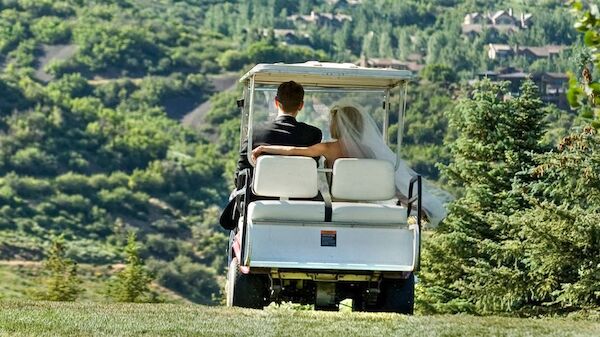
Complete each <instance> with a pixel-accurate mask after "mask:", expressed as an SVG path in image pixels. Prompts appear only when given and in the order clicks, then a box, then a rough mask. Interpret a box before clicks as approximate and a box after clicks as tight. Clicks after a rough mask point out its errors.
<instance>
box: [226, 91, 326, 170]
mask: <svg viewBox="0 0 600 337" xmlns="http://www.w3.org/2000/svg"><path fill="white" fill-rule="evenodd" d="M275 107H276V108H277V112H278V113H277V118H275V120H274V121H270V122H267V123H264V124H260V125H258V126H256V127H255V128H254V132H253V135H252V147H253V148H255V147H257V146H259V145H288V146H311V145H314V144H317V143H320V142H321V139H322V137H323V135H322V133H321V130H319V128H317V127H314V126H312V125H308V124H306V123H301V122H298V121H297V120H296V116H297V115H298V113H299V112H300V110H302V108H303V107H304V88H302V86H301V85H300V84H298V83H296V82H294V81H289V82H284V83H281V85H279V87H278V88H277V96H275ZM247 153H248V141H247V140H245V141H244V143H243V145H242V149H241V151H240V158H239V160H238V168H237V172H240V171H241V170H243V169H245V168H250V169H252V166H251V165H250V163H249V162H248V157H247ZM237 172H236V178H237Z"/></svg>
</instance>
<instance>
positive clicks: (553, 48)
mask: <svg viewBox="0 0 600 337" xmlns="http://www.w3.org/2000/svg"><path fill="white" fill-rule="evenodd" d="M565 48H566V46H558V45H547V46H541V47H531V46H514V47H511V46H509V45H507V44H494V43H490V44H489V46H488V58H489V59H490V60H501V59H506V58H509V57H512V56H525V57H526V58H527V59H528V60H530V61H535V60H537V59H542V58H552V57H555V56H557V55H559V54H560V52H562V51H563V50H565Z"/></svg>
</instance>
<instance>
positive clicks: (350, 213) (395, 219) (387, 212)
mask: <svg viewBox="0 0 600 337" xmlns="http://www.w3.org/2000/svg"><path fill="white" fill-rule="evenodd" d="M332 221H333V222H353V223H361V224H405V223H406V221H407V216H406V207H402V206H395V205H383V204H367V203H355V202H334V203H333V205H332Z"/></svg>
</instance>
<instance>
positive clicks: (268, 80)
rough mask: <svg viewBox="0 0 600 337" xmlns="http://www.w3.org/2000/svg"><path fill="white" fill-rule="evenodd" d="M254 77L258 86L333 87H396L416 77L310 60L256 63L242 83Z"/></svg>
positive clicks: (404, 71) (404, 72) (410, 74)
mask: <svg viewBox="0 0 600 337" xmlns="http://www.w3.org/2000/svg"><path fill="white" fill-rule="evenodd" d="M252 77H254V83H255V84H273V85H279V84H281V83H282V82H286V81H295V82H298V83H300V84H302V85H303V86H317V87H330V88H344V87H352V88H393V87H395V86H397V85H399V84H400V83H402V82H405V81H408V80H410V79H412V78H413V75H412V72H410V71H408V70H397V69H374V68H364V67H359V66H357V65H354V64H352V63H327V62H318V61H309V62H305V63H295V64H283V63H276V64H266V63H261V64H257V65H256V66H254V68H252V69H251V70H250V71H249V72H247V73H246V74H245V75H244V76H242V78H241V79H240V82H245V81H249V80H250V79H251V78H252Z"/></svg>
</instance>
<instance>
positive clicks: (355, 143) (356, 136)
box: [252, 105, 446, 226]
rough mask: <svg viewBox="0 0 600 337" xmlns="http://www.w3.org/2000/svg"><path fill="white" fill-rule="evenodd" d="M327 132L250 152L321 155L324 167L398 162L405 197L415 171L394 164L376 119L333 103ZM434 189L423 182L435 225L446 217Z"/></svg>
mask: <svg viewBox="0 0 600 337" xmlns="http://www.w3.org/2000/svg"><path fill="white" fill-rule="evenodd" d="M330 117H331V123H330V126H329V128H330V132H331V137H332V138H333V139H334V140H332V141H329V142H323V143H318V144H315V145H312V146H309V147H297V146H279V145H260V146H258V147H256V148H255V149H254V150H253V151H252V159H253V160H254V161H256V159H257V158H258V156H260V155H262V154H278V155H288V156H306V157H319V156H324V157H325V162H326V165H327V167H332V166H333V163H334V162H335V160H336V159H338V158H369V159H379V160H386V161H389V162H390V163H392V165H397V168H396V179H395V182H396V191H397V192H398V198H399V199H400V200H406V199H407V196H408V187H409V181H410V178H411V176H413V175H415V174H416V173H415V172H414V171H413V170H412V169H410V168H409V167H408V165H406V163H405V162H404V161H403V160H399V161H398V163H396V158H397V157H396V154H395V153H394V152H393V151H392V150H391V149H390V148H389V147H388V146H387V144H385V142H384V141H383V137H382V135H381V132H379V128H378V127H377V125H376V124H375V121H374V120H373V119H372V118H371V117H370V116H369V115H368V114H366V113H364V112H361V111H359V110H358V109H357V108H356V107H354V106H350V105H342V106H334V107H333V108H332V109H331V111H330ZM431 190H433V188H431V187H429V186H427V184H424V186H423V190H422V198H423V199H422V200H423V201H422V203H423V210H424V211H425V213H426V214H427V218H428V219H429V222H430V224H431V225H433V226H436V225H437V224H438V223H439V222H440V221H442V220H443V219H444V218H445V217H446V209H445V208H444V206H443V204H442V202H441V201H440V200H439V199H438V198H437V197H436V196H434V195H433V194H432V193H431Z"/></svg>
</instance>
